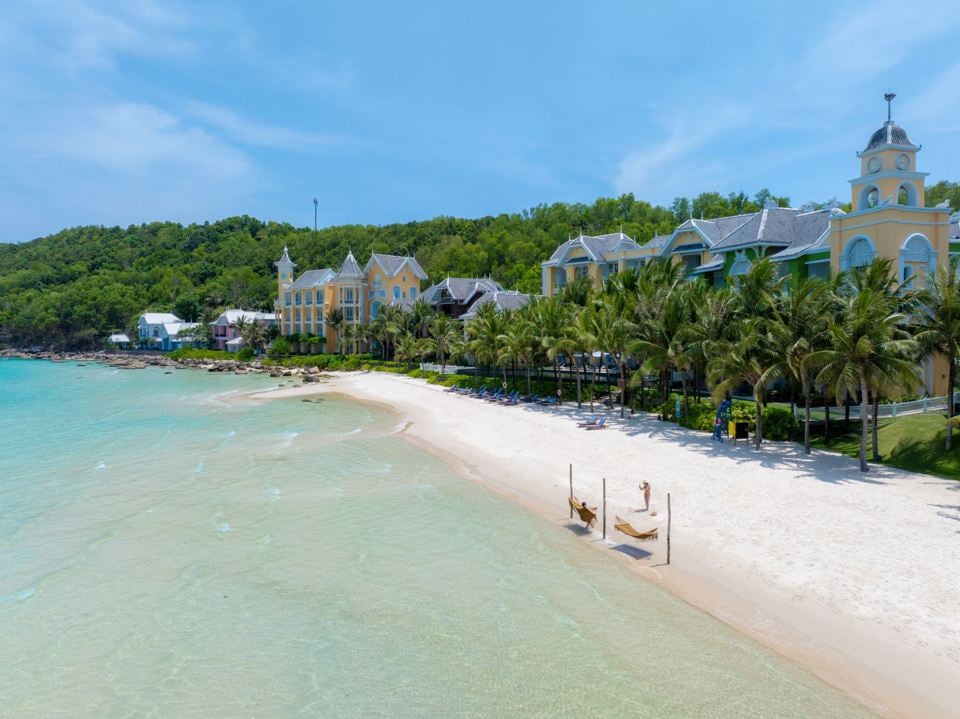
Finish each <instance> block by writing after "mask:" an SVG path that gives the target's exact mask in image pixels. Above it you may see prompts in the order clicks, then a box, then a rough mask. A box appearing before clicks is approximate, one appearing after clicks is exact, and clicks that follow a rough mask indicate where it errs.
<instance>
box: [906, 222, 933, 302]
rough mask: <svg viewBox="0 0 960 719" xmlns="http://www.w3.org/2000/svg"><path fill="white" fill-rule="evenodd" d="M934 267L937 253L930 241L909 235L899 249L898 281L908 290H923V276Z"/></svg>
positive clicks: (920, 236)
mask: <svg viewBox="0 0 960 719" xmlns="http://www.w3.org/2000/svg"><path fill="white" fill-rule="evenodd" d="M936 266H937V253H936V252H935V251H934V249H933V245H931V244H930V240H928V239H927V238H926V237H924V236H923V235H921V234H919V233H917V234H913V235H910V236H909V237H908V238H907V239H906V241H905V242H904V243H903V246H902V247H901V248H900V281H901V282H903V283H905V284H906V286H907V287H909V288H910V289H923V287H922V285H923V283H924V275H927V274H930V273H931V272H934V271H935V269H936ZM918 277H919V278H920V279H919V280H917V278H918Z"/></svg>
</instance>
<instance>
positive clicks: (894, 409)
mask: <svg viewBox="0 0 960 719" xmlns="http://www.w3.org/2000/svg"><path fill="white" fill-rule="evenodd" d="M953 401H954V403H956V402H958V401H960V392H955V393H954V395H953ZM846 411H847V410H846V408H845V407H835V406H833V405H831V406H830V416H831V417H834V418H836V417H837V415H844V414H846ZM946 411H947V397H946V395H944V396H943V397H924V398H922V399H916V400H912V401H910V402H891V403H889V404H881V405H878V406H877V417H878V418H879V419H893V418H895V417H902V416H904V415H910V414H926V413H927V412H946ZM824 414H825V412H824V409H823V407H811V408H810V417H811V419H818V420H820V419H823V418H824ZM794 415H795V416H796V417H797V419H800V420H802V419H803V416H804V410H803V406H802V405H799V404H798V405H797V406H796V408H795V409H794ZM867 416H868V418H869V417H872V416H873V408H872V407H870V408H868V410H867ZM850 419H860V405H859V404H851V405H850Z"/></svg>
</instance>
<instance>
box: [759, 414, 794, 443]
mask: <svg viewBox="0 0 960 719" xmlns="http://www.w3.org/2000/svg"><path fill="white" fill-rule="evenodd" d="M797 430H798V422H797V418H796V417H794V416H793V413H791V412H790V410H788V409H785V408H783V407H767V408H766V409H764V410H763V435H764V437H766V438H767V439H775V440H785V439H790V438H791V437H793V436H795V435H796V434H797Z"/></svg>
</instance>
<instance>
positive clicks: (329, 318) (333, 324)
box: [324, 307, 346, 354]
mask: <svg viewBox="0 0 960 719" xmlns="http://www.w3.org/2000/svg"><path fill="white" fill-rule="evenodd" d="M324 319H325V321H326V325H327V327H328V328H330V329H332V330H333V331H334V332H335V333H336V335H337V354H340V353H341V345H342V342H343V338H342V337H341V336H340V335H341V334H342V332H343V325H344V323H345V322H346V320H345V319H344V316H343V310H342V309H340V308H339V307H331V308H330V309H328V310H327V312H326V314H325V315H324Z"/></svg>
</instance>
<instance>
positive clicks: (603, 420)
mask: <svg viewBox="0 0 960 719" xmlns="http://www.w3.org/2000/svg"><path fill="white" fill-rule="evenodd" d="M606 428H607V418H606V417H601V418H600V421H599V422H597V423H596V424H589V425H587V426H585V427H584V429H606Z"/></svg>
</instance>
